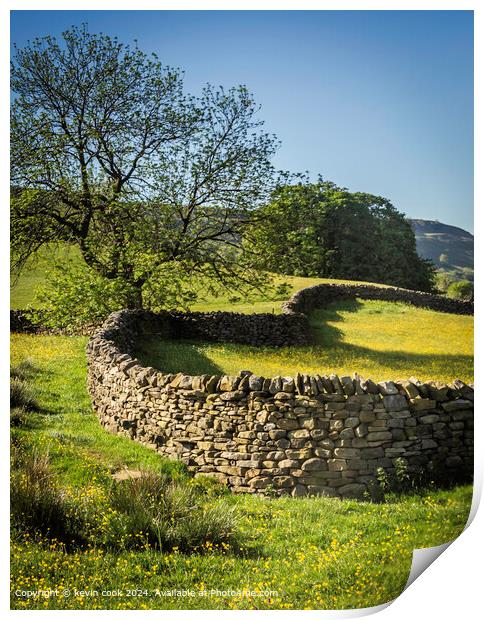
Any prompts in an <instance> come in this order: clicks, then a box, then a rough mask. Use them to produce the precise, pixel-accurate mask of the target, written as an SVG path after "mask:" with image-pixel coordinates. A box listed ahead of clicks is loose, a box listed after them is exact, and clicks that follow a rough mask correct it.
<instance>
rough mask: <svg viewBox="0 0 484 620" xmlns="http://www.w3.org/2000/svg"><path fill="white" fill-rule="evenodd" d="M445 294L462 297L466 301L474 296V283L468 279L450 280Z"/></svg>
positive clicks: (457, 297) (454, 297) (456, 297)
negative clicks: (450, 282)
mask: <svg viewBox="0 0 484 620" xmlns="http://www.w3.org/2000/svg"><path fill="white" fill-rule="evenodd" d="M447 296H448V297H450V298H452V299H462V300H463V301H468V300H470V299H472V298H473V297H474V285H473V284H472V282H469V281H468V280H460V281H459V282H452V284H451V285H450V286H449V288H448V289H447Z"/></svg>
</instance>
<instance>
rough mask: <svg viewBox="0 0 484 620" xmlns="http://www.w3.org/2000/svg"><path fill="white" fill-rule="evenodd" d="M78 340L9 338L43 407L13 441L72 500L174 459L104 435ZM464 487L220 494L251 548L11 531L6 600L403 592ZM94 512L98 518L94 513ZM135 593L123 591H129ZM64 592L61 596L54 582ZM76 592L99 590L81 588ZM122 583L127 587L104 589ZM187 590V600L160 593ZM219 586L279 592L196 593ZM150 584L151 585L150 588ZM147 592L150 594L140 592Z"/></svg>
mask: <svg viewBox="0 0 484 620" xmlns="http://www.w3.org/2000/svg"><path fill="white" fill-rule="evenodd" d="M85 344H86V339H85V338H81V337H60V336H29V335H13V336H12V363H13V364H15V365H19V364H21V363H22V362H25V361H26V360H30V364H31V367H32V368H33V369H35V371H34V372H33V373H32V377H31V381H32V382H33V384H34V387H36V388H37V390H38V401H39V406H40V409H41V412H40V413H31V414H29V417H28V418H27V421H26V423H25V424H24V425H22V426H20V427H18V428H15V429H13V439H14V442H16V443H18V442H21V441H22V440H24V441H29V442H31V443H33V444H34V445H35V446H37V448H38V450H43V451H44V452H45V451H48V452H49V460H50V463H51V466H52V468H53V470H54V472H55V475H56V477H57V478H58V481H59V484H63V485H65V487H66V489H70V493H71V494H72V493H74V494H77V496H78V497H79V498H81V497H83V498H85V497H88V496H95V495H96V494H97V493H103V490H104V489H105V488H106V486H107V485H108V484H109V483H110V480H111V479H110V473H111V472H112V471H113V470H115V469H119V468H121V467H124V466H127V467H129V468H133V469H139V468H144V469H148V470H152V471H159V470H162V471H167V472H170V471H171V472H172V473H175V474H176V475H178V477H183V476H184V474H183V471H182V469H181V467H180V465H179V464H177V463H174V462H168V461H166V460H164V459H162V458H161V457H160V456H159V455H158V454H156V453H155V452H152V451H150V450H148V449H146V448H144V447H143V446H140V445H138V444H136V443H134V442H132V441H130V440H128V439H124V438H121V437H117V436H113V435H109V434H108V433H107V432H106V431H104V430H103V429H102V428H101V426H100V425H99V423H98V421H97V419H96V417H95V415H94V414H93V413H92V411H91V407H90V404H89V399H88V396H87V393H86V389H85V377H86V374H85V373H86V368H85V355H84V347H85ZM471 496H472V488H471V487H470V486H463V487H457V488H455V489H453V490H446V491H443V490H441V491H437V490H434V491H428V492H425V493H423V494H422V495H410V496H405V497H395V496H391V497H389V498H388V500H387V502H386V503H385V504H381V505H376V504H370V503H364V502H362V503H358V502H355V501H350V500H344V501H340V500H335V499H329V498H309V499H301V500H294V499H291V498H284V499H266V498H260V497H254V496H237V495H224V496H223V497H221V498H219V497H217V496H216V495H214V496H213V498H212V499H211V502H212V505H216V504H217V503H218V502H229V503H230V505H231V506H233V507H234V509H235V510H236V513H237V514H238V516H239V519H240V524H241V531H242V534H243V536H244V538H245V541H246V545H247V552H245V553H244V554H242V555H240V554H238V553H233V552H222V551H221V550H220V549H215V548H211V547H210V546H208V547H207V548H206V549H205V550H204V552H203V553H193V554H190V555H187V554H184V553H180V552H179V551H176V550H174V551H171V552H169V553H162V552H154V551H153V550H142V551H135V552H129V553H128V552H113V551H106V550H103V549H102V548H99V547H87V548H84V549H81V550H77V551H71V552H67V551H66V550H65V549H64V548H63V547H62V546H61V545H60V544H59V543H56V542H55V541H54V542H53V541H52V540H44V541H42V540H32V539H31V538H30V537H29V536H27V535H25V536H21V535H19V536H17V537H16V538H15V540H14V542H13V545H12V567H11V568H12V572H11V575H12V585H11V588H12V597H11V600H12V607H13V608H16V609H25V608H27V609H58V608H66V609H82V608H94V609H95V608H98V609H99V608H101V609H103V608H108V609H111V608H112V609H130V608H134V609H144V608H147V609H171V608H178V609H186V608H194V609H200V608H219V609H231V608H232V609H233V608H235V609H246V608H247V609H303V608H320V609H332V608H333V609H338V608H339V609H344V608H351V607H365V606H372V605H377V604H380V603H383V602H386V601H388V600H391V599H393V598H395V597H396V596H398V595H399V593H400V592H401V590H402V589H403V587H404V585H405V583H406V580H407V578H408V572H409V568H410V565H411V557H412V550H413V549H414V548H418V547H427V546H435V545H440V544H442V543H444V542H447V541H449V540H452V539H454V538H455V537H457V536H458V535H459V533H460V532H461V531H462V529H463V527H464V525H465V522H466V520H467V516H468V512H469V508H470V502H471ZM99 518H100V520H102V518H103V515H100V516H99ZM136 588H138V589H140V590H141V593H140V595H139V596H136V597H133V596H127V595H126V591H127V590H128V589H131V590H132V589H136ZM39 589H42V590H46V589H54V590H55V589H58V590H59V596H52V597H50V598H42V597H31V598H27V597H21V596H20V597H18V596H15V591H16V590H39ZM64 589H69V590H70V596H68V597H64V596H63V595H62V591H63V590H64ZM75 589H77V590H97V591H98V592H99V596H83V595H81V594H76V593H75ZM108 589H109V590H112V589H121V590H122V591H123V594H124V595H123V596H105V597H103V596H102V595H101V592H102V590H108ZM173 589H192V590H193V591H194V592H195V594H196V596H194V597H185V598H180V597H166V596H165V597H164V596H161V595H160V593H161V592H162V591H167V590H173ZM212 589H217V590H222V591H223V590H227V589H234V590H244V589H246V590H252V591H256V592H263V591H265V590H273V591H277V594H272V595H267V596H246V595H238V596H235V597H229V598H227V597H223V596H211V595H209V594H204V593H207V592H210V590H212ZM157 591H158V592H157ZM145 592H146V593H145Z"/></svg>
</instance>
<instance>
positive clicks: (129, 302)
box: [126, 283, 143, 310]
mask: <svg viewBox="0 0 484 620" xmlns="http://www.w3.org/2000/svg"><path fill="white" fill-rule="evenodd" d="M126 308H128V309H129V310H142V309H143V294H142V285H139V284H134V283H133V285H132V289H131V290H130V292H129V293H128V294H127V295H126Z"/></svg>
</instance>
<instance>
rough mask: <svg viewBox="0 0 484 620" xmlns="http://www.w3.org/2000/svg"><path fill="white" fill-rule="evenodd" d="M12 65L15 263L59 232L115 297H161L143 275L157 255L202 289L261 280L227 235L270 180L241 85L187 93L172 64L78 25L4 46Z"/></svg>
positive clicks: (132, 302) (154, 271)
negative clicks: (12, 48)
mask: <svg viewBox="0 0 484 620" xmlns="http://www.w3.org/2000/svg"><path fill="white" fill-rule="evenodd" d="M11 75H12V79H11V83H12V89H13V91H14V98H13V103H12V112H11V153H12V157H11V161H12V167H11V178H12V184H13V190H12V201H11V214H12V215H11V223H12V248H13V252H12V258H13V260H12V265H13V267H14V270H15V271H16V272H17V273H18V272H19V270H20V269H21V268H22V267H23V265H24V264H25V262H26V260H27V259H28V258H29V257H30V256H31V255H32V254H34V253H35V252H36V251H37V250H38V249H39V248H40V247H42V246H44V245H46V244H52V243H56V242H68V243H71V244H75V245H76V246H78V247H79V249H80V251H81V254H82V257H83V259H84V261H85V264H86V266H87V267H88V272H86V274H88V275H86V274H85V277H81V275H80V274H79V273H78V274H77V277H78V278H81V280H82V281H84V285H85V288H86V287H89V286H90V285H91V284H92V281H93V280H96V281H103V280H104V281H106V282H108V281H109V282H111V283H115V285H114V284H113V286H114V288H115V289H116V291H117V293H116V295H117V296H119V298H120V302H119V303H120V304H121V305H124V306H127V307H142V306H146V305H149V306H152V305H160V304H161V305H167V304H169V303H172V294H171V291H172V288H173V287H172V283H171V282H169V281H168V280H166V281H165V282H163V281H161V282H160V281H158V282H154V281H153V279H154V278H157V277H158V276H159V274H160V270H163V269H165V268H166V266H167V265H176V269H174V270H172V272H173V271H176V272H177V277H179V278H182V277H184V276H186V277H188V275H193V274H194V273H196V274H198V276H199V277H200V278H202V279H205V280H206V281H207V282H209V283H210V286H213V287H215V288H216V287H220V286H224V287H229V288H234V289H243V288H244V287H245V288H252V287H254V286H255V285H257V284H260V283H261V282H262V278H260V276H258V275H257V274H256V273H255V272H254V271H253V270H252V271H251V265H250V262H249V260H248V257H247V256H246V255H243V254H242V252H241V248H240V244H238V243H237V241H238V239H240V235H241V230H242V229H243V227H244V226H246V225H247V223H248V221H249V220H250V218H251V212H252V211H253V209H254V208H256V207H257V206H258V205H260V204H261V203H262V202H264V201H265V200H267V196H268V195H269V193H270V192H271V191H272V190H273V188H274V186H275V181H276V175H275V171H274V169H273V167H272V165H271V163H270V158H271V157H272V155H273V153H274V151H275V149H276V147H277V142H276V140H275V138H274V136H272V135H269V134H267V133H264V132H263V130H262V127H261V126H262V122H261V121H260V120H259V119H258V117H257V114H258V107H257V106H256V104H255V103H254V100H253V98H252V96H251V95H250V93H249V92H248V91H247V89H246V88H245V87H238V88H233V89H230V90H228V91H224V90H223V89H221V88H220V89H216V88H213V87H211V86H207V87H206V88H205V90H204V91H203V94H202V96H201V97H200V98H198V99H195V98H193V97H189V96H187V95H185V94H184V92H183V82H182V74H181V73H180V71H178V70H176V69H172V68H170V67H165V66H163V65H162V64H161V62H160V61H159V60H158V58H157V57H156V56H155V55H152V56H148V55H147V54H145V53H144V52H142V51H141V50H139V49H138V48H137V47H136V46H135V47H134V48H133V47H130V46H129V45H125V44H122V43H120V42H119V41H118V40H117V39H116V38H111V37H108V36H106V35H104V34H99V35H96V34H91V33H89V32H88V30H87V27H85V26H83V27H81V28H76V27H73V28H71V29H70V30H68V31H66V32H64V34H63V40H62V42H61V43H58V42H57V41H56V40H55V39H54V38H53V37H45V38H42V39H35V40H34V41H33V42H32V43H30V44H28V45H27V46H26V47H25V48H23V49H17V50H16V52H15V57H14V61H13V63H12V72H11ZM165 271H170V269H166V270H165ZM99 279H101V280H99ZM71 280H72V278H71ZM120 283H122V286H120ZM164 283H166V286H163V284H164ZM108 288H109V286H108ZM155 292H156V299H155ZM165 293H166V295H165Z"/></svg>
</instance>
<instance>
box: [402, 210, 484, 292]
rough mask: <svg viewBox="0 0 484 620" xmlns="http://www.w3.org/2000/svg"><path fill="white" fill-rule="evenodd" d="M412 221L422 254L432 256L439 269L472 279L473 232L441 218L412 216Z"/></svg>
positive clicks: (419, 250) (418, 247) (427, 256)
mask: <svg viewBox="0 0 484 620" xmlns="http://www.w3.org/2000/svg"><path fill="white" fill-rule="evenodd" d="M409 222H410V224H411V226H412V228H413V230H414V232H415V239H416V241H417V252H418V253H419V255H420V256H422V257H423V258H428V259H430V260H431V261H432V262H433V263H434V264H435V265H436V267H438V268H439V269H442V270H444V271H447V272H454V273H458V274H459V275H460V277H462V278H466V279H471V280H472V279H473V274H474V236H473V235H472V234H471V233H469V232H467V231H466V230H463V229H462V228H458V227H457V226H449V225H448V224H442V223H441V222H438V221H431V220H420V219H411V220H409Z"/></svg>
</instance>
